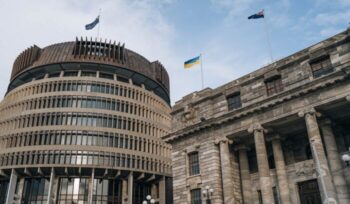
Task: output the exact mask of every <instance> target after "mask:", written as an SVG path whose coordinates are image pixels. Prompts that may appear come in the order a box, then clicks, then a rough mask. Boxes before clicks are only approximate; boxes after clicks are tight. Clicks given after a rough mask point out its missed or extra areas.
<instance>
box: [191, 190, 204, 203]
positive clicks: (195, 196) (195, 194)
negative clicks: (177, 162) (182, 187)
mask: <svg viewBox="0 0 350 204" xmlns="http://www.w3.org/2000/svg"><path fill="white" fill-rule="evenodd" d="M191 204H202V199H201V189H199V188H198V189H193V190H191Z"/></svg>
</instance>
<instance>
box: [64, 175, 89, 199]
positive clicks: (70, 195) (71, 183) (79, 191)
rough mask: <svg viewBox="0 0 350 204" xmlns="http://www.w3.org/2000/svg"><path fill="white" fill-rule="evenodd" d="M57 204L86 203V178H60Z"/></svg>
mask: <svg viewBox="0 0 350 204" xmlns="http://www.w3.org/2000/svg"><path fill="white" fill-rule="evenodd" d="M58 191H59V192H58V203H87V201H88V194H89V179H88V178H60V181H59V190H58Z"/></svg>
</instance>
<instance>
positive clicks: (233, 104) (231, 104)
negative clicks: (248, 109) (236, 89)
mask: <svg viewBox="0 0 350 204" xmlns="http://www.w3.org/2000/svg"><path fill="white" fill-rule="evenodd" d="M227 105H228V110H234V109H237V108H240V107H241V106H242V104H241V94H240V93H236V94H233V95H231V96H228V97H227Z"/></svg>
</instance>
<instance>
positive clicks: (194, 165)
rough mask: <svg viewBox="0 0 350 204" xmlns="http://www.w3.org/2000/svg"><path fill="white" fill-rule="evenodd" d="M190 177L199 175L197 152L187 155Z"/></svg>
mask: <svg viewBox="0 0 350 204" xmlns="http://www.w3.org/2000/svg"><path fill="white" fill-rule="evenodd" d="M188 159H189V167H190V176H192V175H196V174H199V173H200V171H199V157H198V152H193V153H190V154H189V155H188Z"/></svg>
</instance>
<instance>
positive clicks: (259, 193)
mask: <svg viewBox="0 0 350 204" xmlns="http://www.w3.org/2000/svg"><path fill="white" fill-rule="evenodd" d="M258 198H259V204H263V201H262V194H261V190H258Z"/></svg>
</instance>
